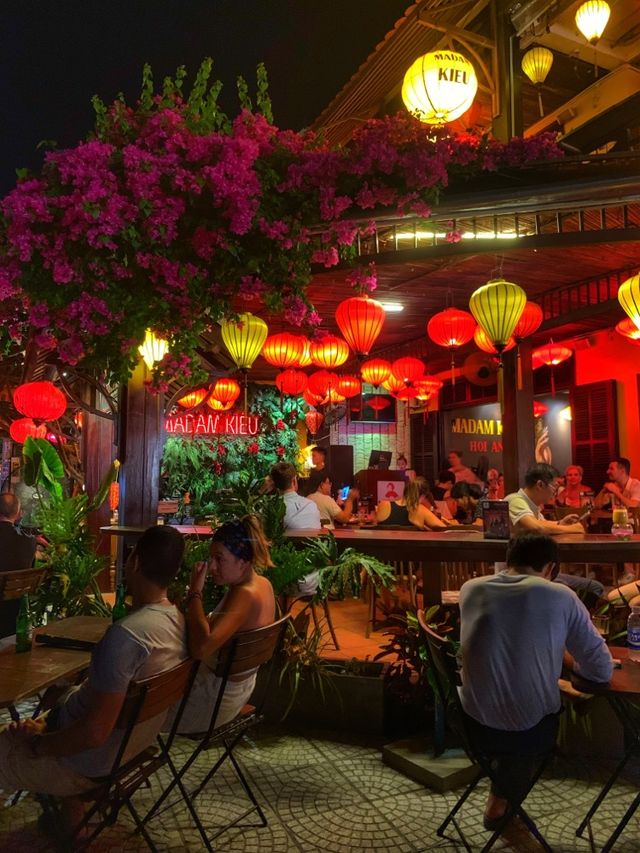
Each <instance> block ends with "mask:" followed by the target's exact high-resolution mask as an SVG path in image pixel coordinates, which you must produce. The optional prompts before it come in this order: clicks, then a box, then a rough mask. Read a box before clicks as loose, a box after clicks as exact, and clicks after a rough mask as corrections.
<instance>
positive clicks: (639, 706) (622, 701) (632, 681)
mask: <svg viewBox="0 0 640 853" xmlns="http://www.w3.org/2000/svg"><path fill="white" fill-rule="evenodd" d="M611 654H612V655H613V657H614V658H617V659H618V660H620V661H621V662H622V666H621V668H620V669H614V670H613V675H612V676H611V681H609V683H608V684H593V683H592V682H590V681H586V680H585V679H583V678H580V676H579V675H573V676H572V678H571V681H572V683H573V685H574V687H576V688H577V689H578V690H580V691H581V692H582V693H595V694H599V695H602V696H605V698H606V699H607V701H608V702H609V704H610V705H611V707H612V708H613V710H614V712H615V714H616V716H617V717H618V719H619V720H620V722H621V723H622V725H623V727H624V732H625V752H624V756H623V757H622V760H621V761H620V763H619V764H618V766H617V767H616V768H615V770H614V771H613V773H612V774H611V776H610V777H609V779H608V780H607V782H606V784H605V785H604V787H603V788H602V790H601V791H600V793H599V794H598V796H597V797H596V799H595V800H594V802H593V805H592V806H591V808H590V809H589V811H588V812H587V814H586V816H585V818H584V820H583V821H582V823H581V824H580V826H579V827H578V828H577V830H576V835H577V836H578V837H582V834H583V832H584V830H585V829H587V828H588V830H589V837H590V839H591V845H592V848H593V836H592V832H591V819H592V818H593V816H594V814H595V813H596V811H597V810H598V809H599V807H600V805H601V804H602V801H603V800H604V798H605V797H606V796H607V794H608V793H609V791H610V790H611V788H612V787H613V784H614V783H615V781H616V779H617V778H618V776H619V775H620V773H621V772H622V770H623V769H624V767H625V765H626V764H627V763H628V761H629V760H630V759H631V758H632V757H633V756H635V757H639V756H640V662H638V663H635V662H633V661H630V660H629V657H628V655H629V650H628V649H627V648H626V647H617V646H612V647H611ZM639 805H640V794H638V795H637V796H636V797H635V799H634V800H633V802H632V803H631V805H630V806H629V808H628V809H627V811H626V812H625V813H624V815H623V816H622V818H621V819H620V821H619V823H618V825H617V826H616V827H615V829H614V830H613V832H612V833H611V835H610V836H609V838H608V839H607V841H606V842H605V844H604V846H603V847H602V851H603V853H607V851H609V850H611V849H612V848H613V846H614V844H615V843H616V841H617V839H618V838H619V836H620V834H621V833H622V831H623V830H624V828H625V826H626V825H627V823H628V822H629V821H630V820H631V818H632V816H633V814H634V813H635V811H636V809H637V808H638V806H639Z"/></svg>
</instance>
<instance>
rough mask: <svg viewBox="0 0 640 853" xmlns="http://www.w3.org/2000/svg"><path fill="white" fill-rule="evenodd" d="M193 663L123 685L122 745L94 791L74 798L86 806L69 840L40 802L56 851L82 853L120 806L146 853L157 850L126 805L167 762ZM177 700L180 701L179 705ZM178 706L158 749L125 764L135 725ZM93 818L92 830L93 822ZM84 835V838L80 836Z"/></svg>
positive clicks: (46, 800)
mask: <svg viewBox="0 0 640 853" xmlns="http://www.w3.org/2000/svg"><path fill="white" fill-rule="evenodd" d="M197 666H198V665H197V662H195V661H193V660H190V659H188V660H185V661H183V662H182V663H181V664H178V666H175V667H173V669H169V670H166V671H165V672H161V673H159V674H158V675H153V676H151V677H150V678H145V679H144V680H141V681H134V682H132V683H131V684H130V685H129V689H128V690H127V696H126V699H125V701H124V704H123V706H122V710H121V712H120V716H119V718H118V722H117V723H116V728H117V729H119V730H121V731H122V741H121V743H120V747H119V749H118V754H117V755H116V757H115V759H114V762H113V766H112V768H111V772H110V773H109V775H108V776H105V777H104V778H103V779H99V780H96V786H95V787H94V788H92V789H91V790H89V791H87V792H86V793H84V794H82V795H80V797H79V799H81V800H82V801H83V802H86V803H89V804H90V806H89V808H88V809H87V811H86V813H85V815H84V817H83V819H82V821H81V822H80V823H79V824H78V826H77V827H75V828H74V830H73V834H72V835H71V837H69V835H68V834H67V833H66V832H65V829H64V828H63V826H62V824H61V820H60V814H59V810H58V808H57V805H56V803H55V801H54V799H53V798H52V797H49V796H40V797H39V799H40V802H41V804H42V806H43V809H44V811H45V814H47V815H48V816H49V818H50V819H51V822H52V826H53V829H54V831H55V834H56V836H57V840H58V842H59V844H60V846H61V848H62V849H65V850H66V849H73V850H83V849H85V848H86V847H88V846H89V845H90V844H91V843H93V841H95V839H96V838H97V837H98V836H99V835H100V833H101V832H102V831H103V830H104V829H105V828H106V827H108V826H112V825H113V824H114V823H115V822H116V821H117V819H118V815H119V813H120V810H121V809H122V807H123V806H126V808H127V809H128V810H129V812H130V814H131V816H132V818H133V820H134V821H135V824H136V827H137V828H138V830H139V831H140V832H141V833H142V836H143V838H144V840H145V841H146V843H147V845H148V846H149V849H150V850H153V851H155V850H156V849H157V848H156V846H155V844H154V843H153V841H152V839H151V836H150V835H149V833H148V832H147V830H146V827H145V826H144V824H143V822H142V821H141V819H140V816H139V814H138V812H137V810H136V809H135V807H134V805H133V803H132V802H131V799H132V797H133V795H134V794H135V793H136V791H137V790H138V789H139V788H140V786H141V785H143V784H146V783H147V780H148V779H149V778H150V777H151V776H152V775H153V774H154V773H156V772H157V771H158V770H159V769H160V768H161V767H164V766H165V765H166V764H167V763H168V760H169V750H170V749H171V744H172V743H173V739H174V737H175V733H176V731H177V727H178V725H179V723H180V718H181V716H182V711H183V709H184V706H185V703H186V699H187V697H188V694H189V691H190V689H191V684H192V682H193V679H194V678H195V674H196V672H197ZM180 700H182V701H180ZM178 702H179V703H180V707H179V710H178V713H177V714H176V718H175V720H174V723H173V726H172V727H171V731H170V732H169V735H168V737H167V738H166V740H165V741H164V742H161V743H160V744H159V746H155V745H154V746H151V747H148V748H147V749H145V750H143V751H142V752H141V753H139V754H138V755H136V756H135V757H133V758H128V759H127V760H126V761H125V755H126V753H127V747H128V744H129V740H130V738H131V734H132V732H133V730H134V728H135V726H136V725H138V723H143V722H144V721H145V720H150V719H152V718H153V717H155V716H157V715H158V714H161V713H162V712H163V711H168V710H169V708H171V707H172V706H173V705H175V704H176V703H178ZM96 817H97V818H98V820H97V823H96V824H95V825H94V818H96ZM85 830H87V835H86V837H83V838H80V834H81V833H83V832H84V831H85Z"/></svg>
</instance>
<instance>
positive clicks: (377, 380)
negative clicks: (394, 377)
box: [360, 358, 391, 388]
mask: <svg viewBox="0 0 640 853" xmlns="http://www.w3.org/2000/svg"><path fill="white" fill-rule="evenodd" d="M360 375H361V376H362V378H363V379H364V381H365V382H368V383H369V385H374V386H375V387H376V388H377V387H378V386H379V385H382V383H383V382H384V381H385V379H388V378H389V376H391V362H390V361H387V360H386V359H384V358H370V359H369V360H368V361H365V362H364V363H363V364H362V366H361V368H360Z"/></svg>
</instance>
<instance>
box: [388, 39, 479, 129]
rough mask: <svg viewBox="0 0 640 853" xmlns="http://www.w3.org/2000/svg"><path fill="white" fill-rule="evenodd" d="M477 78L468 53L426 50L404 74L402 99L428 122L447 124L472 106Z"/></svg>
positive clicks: (411, 109)
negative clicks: (429, 51) (427, 51)
mask: <svg viewBox="0 0 640 853" xmlns="http://www.w3.org/2000/svg"><path fill="white" fill-rule="evenodd" d="M477 91H478V78H477V77H476V72H475V70H474V68H473V65H472V64H471V63H470V62H469V60H468V59H467V58H466V56H463V55H462V54H461V53H455V52H454V51H451V50H436V51H433V53H425V55H424V56H421V57H420V58H419V59H416V61H415V62H414V63H413V65H412V66H411V67H410V68H409V70H408V71H407V73H406V74H405V75H404V81H403V83H402V100H403V101H404V103H405V106H406V108H407V109H408V110H409V112H410V113H412V115H414V116H415V117H416V118H418V119H420V121H423V122H425V123H426V124H446V123H447V122H449V121H454V119H457V118H460V116H461V115H462V114H463V113H466V111H467V110H468V109H469V107H470V106H471V104H472V103H473V99H474V98H475V96H476V92H477Z"/></svg>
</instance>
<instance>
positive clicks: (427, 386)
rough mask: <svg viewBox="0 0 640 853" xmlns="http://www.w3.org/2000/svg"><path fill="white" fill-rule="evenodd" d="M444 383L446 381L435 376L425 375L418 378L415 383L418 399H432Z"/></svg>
mask: <svg viewBox="0 0 640 853" xmlns="http://www.w3.org/2000/svg"><path fill="white" fill-rule="evenodd" d="M443 384H444V383H443V382H442V381H441V380H440V379H436V378H435V376H423V377H422V379H418V381H417V382H416V383H415V385H414V388H415V389H416V391H417V392H418V393H417V394H416V397H417V399H418V400H421V401H423V402H424V401H425V400H430V399H431V397H432V396H433V395H434V394H437V393H438V391H439V390H440V389H441V388H442V386H443Z"/></svg>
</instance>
